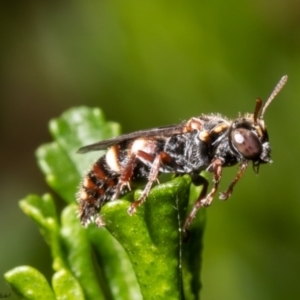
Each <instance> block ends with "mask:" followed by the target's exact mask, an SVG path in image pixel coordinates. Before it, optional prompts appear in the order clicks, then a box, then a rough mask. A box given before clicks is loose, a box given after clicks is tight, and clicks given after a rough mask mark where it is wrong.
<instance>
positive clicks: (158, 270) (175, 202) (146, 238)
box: [102, 176, 190, 299]
mask: <svg viewBox="0 0 300 300" xmlns="http://www.w3.org/2000/svg"><path fill="white" fill-rule="evenodd" d="M189 189H190V177H189V176H185V177H181V178H176V179H174V180H172V181H171V182H168V183H165V184H161V185H158V186H156V187H155V188H153V189H152V190H151V192H150V194H149V196H148V198H147V201H146V203H144V204H143V205H142V206H141V207H139V208H138V210H137V212H136V214H135V215H133V216H132V217H130V216H129V215H128V213H127V209H128V208H129V205H130V203H129V202H128V201H125V200H118V201H112V202H109V203H107V205H105V206H104V207H103V209H102V219H103V221H104V223H105V224H106V228H107V229H108V230H109V231H110V232H111V233H112V235H113V236H114V237H115V238H116V239H117V240H118V241H119V242H120V243H121V244H122V246H123V247H124V249H125V250H126V252H127V254H128V256H129V258H130V260H131V263H132V265H133V268H134V270H135V273H136V276H137V280H138V282H139V284H140V289H141V293H142V295H143V299H180V298H182V289H183V287H182V278H181V276H182V270H181V265H182V247H181V245H182V243H181V240H182V233H181V228H182V224H183V221H184V212H185V207H186V206H187V203H188V200H189Z"/></svg>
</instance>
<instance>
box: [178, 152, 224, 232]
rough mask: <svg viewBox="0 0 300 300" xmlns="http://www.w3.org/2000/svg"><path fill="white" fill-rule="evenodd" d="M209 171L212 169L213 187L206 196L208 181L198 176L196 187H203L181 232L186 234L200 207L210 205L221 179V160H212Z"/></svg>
mask: <svg viewBox="0 0 300 300" xmlns="http://www.w3.org/2000/svg"><path fill="white" fill-rule="evenodd" d="M210 169H212V171H213V173H214V179H213V182H214V185H213V187H212V189H211V191H210V192H209V194H208V195H206V193H207V187H208V181H207V180H206V179H205V178H204V177H202V176H199V178H198V181H197V184H198V185H200V184H201V185H203V188H202V191H201V193H200V195H199V197H198V199H197V201H196V202H195V204H194V206H193V209H192V211H191V212H190V214H189V215H188V217H187V218H186V220H185V223H184V226H183V231H184V232H186V231H187V229H188V227H189V226H190V224H191V222H192V221H193V219H194V218H195V216H196V214H197V211H198V210H199V208H200V207H207V206H209V205H210V204H211V202H212V200H213V197H214V195H215V193H216V192H217V190H218V188H219V183H220V180H221V177H222V160H221V159H219V158H216V159H215V160H213V162H212V164H211V165H210ZM200 179H202V181H199V180H200Z"/></svg>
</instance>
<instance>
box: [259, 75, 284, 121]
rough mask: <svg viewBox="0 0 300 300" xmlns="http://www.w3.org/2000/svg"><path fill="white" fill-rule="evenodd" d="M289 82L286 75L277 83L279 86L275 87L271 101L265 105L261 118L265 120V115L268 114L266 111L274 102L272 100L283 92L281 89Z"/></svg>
mask: <svg viewBox="0 0 300 300" xmlns="http://www.w3.org/2000/svg"><path fill="white" fill-rule="evenodd" d="M287 80H288V76H287V75H284V76H283V77H282V78H281V79H280V80H279V82H278V83H277V85H276V86H275V88H274V90H273V92H272V94H271V95H270V97H269V99H268V100H267V102H266V103H265V105H264V107H263V109H262V112H261V115H260V118H261V119H263V118H264V114H265V112H266V109H267V108H268V106H269V105H270V103H271V102H272V100H273V99H274V98H275V97H276V95H277V94H278V93H279V92H280V91H281V89H282V88H283V86H284V85H285V84H286V82H287Z"/></svg>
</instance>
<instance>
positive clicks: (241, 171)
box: [219, 161, 248, 200]
mask: <svg viewBox="0 0 300 300" xmlns="http://www.w3.org/2000/svg"><path fill="white" fill-rule="evenodd" d="M247 166H248V161H243V162H242V163H241V164H240V166H239V170H238V173H237V174H236V176H235V178H234V179H233V181H232V182H231V183H230V185H229V187H228V189H227V190H226V191H225V192H222V193H220V196H219V199H221V200H226V199H228V198H229V197H230V196H231V194H232V190H233V188H234V186H235V185H236V183H237V182H238V181H239V180H240V179H241V177H242V176H243V174H244V172H245V171H246V169H247Z"/></svg>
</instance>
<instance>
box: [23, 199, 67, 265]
mask: <svg viewBox="0 0 300 300" xmlns="http://www.w3.org/2000/svg"><path fill="white" fill-rule="evenodd" d="M19 204H20V207H21V209H22V210H23V212H24V213H25V214H26V215H28V216H29V217H30V218H32V219H33V220H34V221H35V222H36V223H37V224H38V227H39V229H40V232H41V233H42V235H43V237H44V238H45V240H46V242H47V243H48V244H49V246H50V248H51V253H52V257H53V269H54V270H56V271H58V270H60V269H61V268H64V267H65V266H66V264H65V261H64V255H63V251H62V248H61V243H60V232H59V224H58V220H57V214H56V209H55V205H54V201H53V198H52V197H51V196H50V195H49V194H46V195H44V196H42V197H40V196H37V195H29V196H27V197H26V198H25V199H23V200H21V201H20V203H19Z"/></svg>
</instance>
